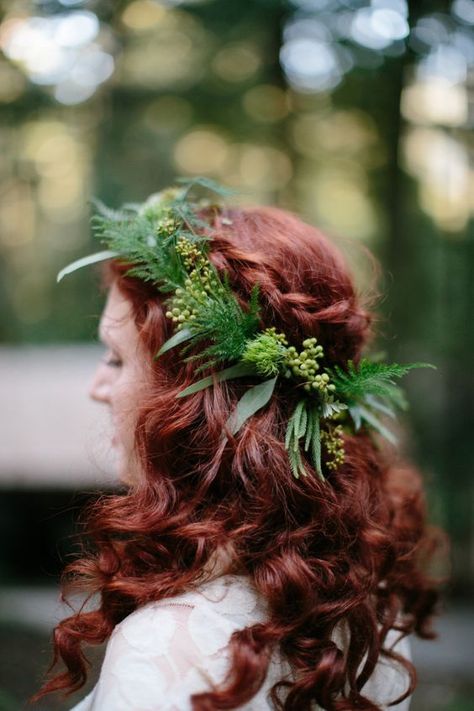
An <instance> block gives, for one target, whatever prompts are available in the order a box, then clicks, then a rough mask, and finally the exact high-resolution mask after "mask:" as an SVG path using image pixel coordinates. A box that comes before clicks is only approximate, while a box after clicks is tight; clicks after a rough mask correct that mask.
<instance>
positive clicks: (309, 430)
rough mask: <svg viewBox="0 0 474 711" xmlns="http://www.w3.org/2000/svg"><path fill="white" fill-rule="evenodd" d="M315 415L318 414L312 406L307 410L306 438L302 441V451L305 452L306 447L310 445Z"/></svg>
mask: <svg viewBox="0 0 474 711" xmlns="http://www.w3.org/2000/svg"><path fill="white" fill-rule="evenodd" d="M317 417H318V414H317V412H316V411H315V409H314V408H312V409H310V410H309V411H308V425H307V427H306V438H305V442H304V451H305V452H307V451H308V447H309V445H310V442H311V438H312V436H313V430H314V420H315V418H317Z"/></svg>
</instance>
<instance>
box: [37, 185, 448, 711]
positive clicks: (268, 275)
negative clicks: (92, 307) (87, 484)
mask: <svg viewBox="0 0 474 711" xmlns="http://www.w3.org/2000/svg"><path fill="white" fill-rule="evenodd" d="M198 182H199V181H198ZM194 187H195V186H194ZM207 187H209V184H207ZM210 187H211V188H212V187H213V186H212V185H211V186H210ZM192 189H193V186H191V185H188V186H185V187H184V188H179V189H176V190H169V191H165V192H163V193H161V194H159V195H158V196H153V197H152V198H150V199H149V200H148V201H147V202H146V203H145V204H144V205H143V206H137V207H135V208H133V209H130V210H129V211H128V212H127V211H126V212H125V213H122V214H111V213H110V212H108V213H106V214H105V216H103V217H101V218H98V221H97V223H96V226H97V228H98V230H99V232H100V234H101V237H102V240H103V241H104V242H105V244H106V245H107V246H108V247H109V250H107V251H105V252H101V253H99V254H98V255H95V256H93V257H92V258H86V259H85V260H80V262H79V263H78V264H76V265H73V267H71V268H69V269H66V270H65V272H64V273H66V272H67V271H72V270H73V269H74V268H75V267H76V266H82V265H84V264H85V263H91V262H94V261H98V260H102V259H104V260H107V261H106V262H105V268H104V275H105V280H106V284H107V286H108V287H109V293H108V299H107V304H106V307H105V310H104V313H103V315H102V318H101V322H100V336H101V339H102V340H103V341H104V343H105V345H106V346H107V349H108V350H107V355H106V357H105V359H104V361H103V362H102V363H101V364H100V365H99V368H98V370H97V373H96V376H95V379H94V382H93V384H92V388H91V396H92V398H93V399H94V400H96V401H97V402H99V403H103V404H105V405H106V406H107V407H108V408H109V410H110V414H111V417H112V422H113V426H114V436H113V445H114V446H115V448H116V451H117V454H118V470H119V475H120V478H121V479H122V481H123V482H124V483H125V484H126V487H125V489H124V491H123V492H122V493H118V494H113V495H108V496H105V497H104V496H103V497H101V498H100V499H99V500H98V501H97V503H96V504H95V505H94V507H93V508H92V510H91V511H90V512H89V514H88V532H89V536H90V539H91V540H92V542H93V544H94V550H93V551H91V552H89V551H87V552H85V553H84V554H83V556H82V558H81V559H80V560H78V561H77V562H75V563H74V564H73V565H71V566H69V569H68V571H67V578H66V583H67V585H68V586H69V588H71V589H79V590H81V591H87V592H88V593H89V595H90V596H94V595H96V596H98V602H97V605H96V606H95V607H94V609H93V610H92V611H84V609H81V610H79V612H78V613H76V614H74V615H72V616H71V617H69V618H68V619H66V620H64V621H62V622H61V623H60V624H59V625H58V627H57V628H56V630H55V652H56V659H59V658H61V659H62V660H63V662H64V663H65V665H66V671H65V672H64V673H62V674H59V675H57V676H55V677H54V678H52V679H51V680H50V681H49V682H47V683H46V684H45V686H44V687H43V689H42V691H41V693H40V695H43V694H44V693H49V692H51V691H55V690H67V691H73V690H76V689H78V688H80V687H81V686H82V685H83V684H84V682H85V680H86V659H85V657H84V654H83V651H82V646H83V645H84V644H93V645H96V644H101V643H103V642H104V641H106V640H108V643H107V648H106V654H105V659H104V662H103V665H102V669H101V673H100V678H99V681H98V683H97V685H96V687H95V688H94V690H93V691H92V692H91V694H89V695H88V696H87V697H86V698H85V699H84V700H83V701H82V702H80V703H79V705H78V706H76V707H75V711H121V710H122V709H123V710H124V711H125V709H126V710H127V711H130V710H133V711H152V710H153V711H155V710H160V711H161V710H168V711H183V710H184V709H194V710H195V711H204V710H208V709H234V708H242V709H252V710H253V711H264V710H269V709H285V710H286V711H290V710H291V711H306V710H309V709H311V710H314V709H317V708H322V709H328V710H338V711H339V710H340V711H342V710H343V709H344V710H346V709H367V710H369V709H370V710H376V709H384V708H386V706H387V705H388V704H390V703H394V702H396V705H395V706H393V708H397V709H401V710H403V711H405V710H406V709H408V707H409V696H410V694H411V693H412V691H413V689H414V687H415V680H416V674H415V669H414V667H413V665H412V663H411V657H410V646H409V642H408V635H409V634H410V633H412V632H416V633H417V634H418V635H419V636H420V637H424V638H430V637H433V636H435V635H434V633H433V632H432V631H431V630H430V628H429V623H430V619H431V617H432V615H433V613H434V611H435V605H436V602H437V599H438V593H437V590H436V581H434V580H432V579H430V578H429V577H428V575H427V574H426V573H425V572H424V569H423V567H424V565H425V563H426V562H427V561H428V560H429V558H430V557H431V555H432V553H433V550H434V548H435V547H436V546H437V545H438V543H439V541H440V540H441V534H435V533H433V532H432V531H431V530H430V529H429V528H428V527H427V525H426V523H425V507H424V498H423V491H422V484H421V479H420V476H419V475H418V474H417V473H416V471H414V470H413V469H412V468H411V467H409V466H407V465H405V464H403V463H402V462H401V461H400V459H399V458H397V457H396V455H395V453H394V449H393V448H387V447H384V446H383V443H382V440H381V438H380V436H379V435H380V434H385V435H386V436H387V437H389V438H390V437H391V435H390V433H388V432H387V430H386V428H385V425H383V423H382V421H381V420H380V415H381V412H382V417H383V413H390V414H393V412H392V407H393V406H394V405H396V404H398V405H403V401H402V395H401V391H399V390H398V389H397V388H396V386H395V385H394V381H393V378H394V377H398V376H399V375H401V374H403V372H406V369H407V368H406V369H405V371H403V368H402V367H401V366H396V365H395V364H394V365H393V366H382V365H380V364H377V362H376V361H370V360H369V359H367V358H365V359H364V358H362V351H363V349H364V347H365V346H366V345H367V343H368V341H369V339H370V336H371V331H370V324H371V320H372V316H371V314H370V313H369V312H367V311H366V310H365V309H364V308H363V307H362V305H361V304H360V302H359V299H358V297H357V295H356V293H355V289H354V285H353V281H352V278H351V276H350V274H349V272H348V270H347V267H346V264H345V262H344V260H343V258H342V256H341V254H340V253H339V252H338V251H337V249H336V248H335V246H334V245H333V244H331V243H330V242H329V241H328V240H327V239H326V238H325V237H324V236H323V235H322V234H321V233H320V232H318V231H317V230H315V229H314V228H312V227H310V226H308V225H306V224H304V223H303V222H302V221H300V220H299V219H298V218H297V217H295V216H293V215H290V214H289V213H287V212H285V211H282V210H279V209H277V208H249V209H241V208H232V209H231V208H224V207H221V206H219V205H215V204H214V203H213V202H211V203H209V201H207V202H203V201H197V200H193V199H192V198H191V194H192V192H191V191H192ZM170 294H171V295H170ZM230 364H233V365H230ZM414 365H415V364H414ZM197 366H199V367H197ZM224 366H227V368H224ZM408 367H411V366H408ZM384 368H385V370H384ZM397 368H398V369H399V370H397ZM209 376H210V377H209ZM389 376H391V377H389ZM384 378H385V380H384ZM355 386H357V387H358V388H359V391H357V392H359V394H357V392H356V390H355V389H354V388H355ZM376 386H377V387H378V389H377V387H376ZM351 388H352V390H351ZM364 388H365V389H364ZM356 389H357V388H356ZM389 401H390V402H389ZM374 432H375V434H374ZM391 708H392V707H391Z"/></svg>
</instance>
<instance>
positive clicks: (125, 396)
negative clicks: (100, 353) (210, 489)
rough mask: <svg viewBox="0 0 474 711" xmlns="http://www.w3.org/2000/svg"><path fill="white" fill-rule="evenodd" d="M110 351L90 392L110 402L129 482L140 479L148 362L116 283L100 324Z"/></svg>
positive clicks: (122, 470) (121, 471)
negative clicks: (140, 410) (138, 437)
mask: <svg viewBox="0 0 474 711" xmlns="http://www.w3.org/2000/svg"><path fill="white" fill-rule="evenodd" d="M99 338H100V340H101V341H102V343H103V344H104V345H105V346H106V348H107V352H106V354H105V356H104V358H103V359H102V360H101V362H100V363H99V365H98V367H97V371H96V373H95V376H94V379H93V382H92V384H91V387H90V396H91V398H92V399H93V400H95V401H96V402H100V403H103V404H105V405H107V406H108V408H109V412H110V416H111V421H112V431H113V434H112V439H111V444H112V446H113V448H114V449H115V451H116V454H117V474H118V476H119V478H120V479H121V480H122V481H124V482H125V483H127V484H131V483H132V482H133V481H136V479H137V476H139V466H138V460H137V458H136V454H135V451H134V436H135V423H136V416H137V405H138V404H139V403H140V401H141V399H142V397H143V396H144V395H145V393H146V389H147V363H148V360H147V359H149V356H147V354H146V353H145V352H144V349H143V346H142V344H141V343H140V341H139V338H138V331H137V328H136V326H135V323H134V321H133V318H132V312H131V306H130V302H129V301H128V300H127V299H126V298H125V297H124V296H123V295H122V293H121V292H120V291H119V289H118V287H117V286H116V285H115V284H114V285H112V287H111V289H110V291H109V295H108V298H107V303H106V305H105V308H104V311H103V314H102V317H101V319H100V325H99Z"/></svg>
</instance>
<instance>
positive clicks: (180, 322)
mask: <svg viewBox="0 0 474 711" xmlns="http://www.w3.org/2000/svg"><path fill="white" fill-rule="evenodd" d="M176 252H177V253H178V254H179V255H180V256H181V257H182V259H183V263H184V266H185V268H186V271H187V272H188V276H187V278H186V279H185V281H184V286H183V287H180V286H179V287H178V288H177V289H176V290H175V292H174V296H173V297H172V298H171V299H170V300H169V302H168V303H169V308H168V311H166V316H167V318H170V319H171V320H172V321H173V323H175V324H177V326H176V330H178V331H179V330H181V329H182V328H184V325H185V323H186V322H187V321H194V320H195V319H196V314H197V310H198V309H197V305H198V304H199V303H202V302H203V301H205V300H206V299H207V298H208V295H209V294H210V293H212V291H213V289H216V284H215V277H214V274H213V272H212V270H211V267H210V264H209V261H208V259H207V258H206V256H205V255H204V254H203V252H202V251H201V250H200V249H199V247H198V246H197V245H196V244H194V243H193V242H190V241H189V240H188V239H186V238H185V237H182V236H181V237H178V239H177V240H176Z"/></svg>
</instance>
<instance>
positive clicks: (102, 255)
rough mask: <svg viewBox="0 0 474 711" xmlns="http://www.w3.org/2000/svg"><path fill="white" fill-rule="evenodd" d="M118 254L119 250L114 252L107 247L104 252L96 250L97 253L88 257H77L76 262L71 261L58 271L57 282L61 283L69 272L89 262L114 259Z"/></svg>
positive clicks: (87, 264) (94, 262)
mask: <svg viewBox="0 0 474 711" xmlns="http://www.w3.org/2000/svg"><path fill="white" fill-rule="evenodd" d="M118 256H119V254H118V253H117V252H113V251H112V250H110V249H106V250H104V251H102V252H96V253H95V254H89V255H88V256H87V257H81V259H76V261H75V262H71V264H68V265H67V267H64V268H63V269H61V271H60V272H58V275H57V277H56V282H57V283H58V284H59V282H60V281H61V279H63V278H64V277H65V276H67V275H68V274H72V272H75V271H77V270H78V269H81V268H82V267H87V266H89V264H96V263H97V262H103V261H104V260H105V259H114V258H115V257H118Z"/></svg>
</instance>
